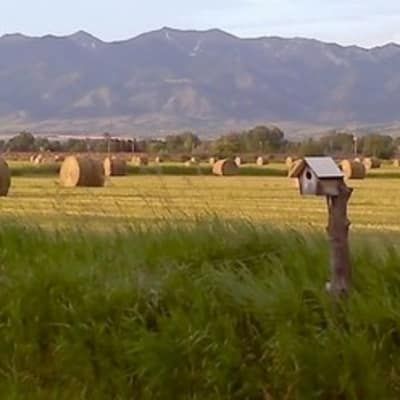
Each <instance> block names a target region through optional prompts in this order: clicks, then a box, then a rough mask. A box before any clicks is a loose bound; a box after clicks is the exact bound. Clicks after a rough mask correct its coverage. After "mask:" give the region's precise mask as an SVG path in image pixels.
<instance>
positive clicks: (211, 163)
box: [208, 157, 217, 165]
mask: <svg viewBox="0 0 400 400" xmlns="http://www.w3.org/2000/svg"><path fill="white" fill-rule="evenodd" d="M216 162H217V159H216V158H215V157H210V159H209V160H208V163H209V164H210V165H214V164H215V163H216Z"/></svg>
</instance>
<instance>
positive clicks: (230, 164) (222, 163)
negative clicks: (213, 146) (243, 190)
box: [213, 159, 239, 176]
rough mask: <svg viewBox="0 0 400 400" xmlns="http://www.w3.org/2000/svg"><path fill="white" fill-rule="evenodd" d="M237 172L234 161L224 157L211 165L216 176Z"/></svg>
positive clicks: (231, 174) (237, 168)
mask: <svg viewBox="0 0 400 400" xmlns="http://www.w3.org/2000/svg"><path fill="white" fill-rule="evenodd" d="M238 173H239V167H238V165H237V164H236V162H235V161H232V160H229V159H225V160H219V161H217V162H216V163H215V164H214V166H213V174H214V175H218V176H233V175H237V174H238Z"/></svg>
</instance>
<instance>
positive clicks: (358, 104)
mask: <svg viewBox="0 0 400 400" xmlns="http://www.w3.org/2000/svg"><path fill="white" fill-rule="evenodd" d="M399 68H400V45H398V44H396V43H388V44H385V45H383V46H377V47H373V48H370V49H368V48H363V47H359V46H342V45H340V44H337V43H325V42H322V41H319V40H316V39H307V38H289V39H286V38H281V37H267V36H263V37H258V38H239V37H237V36H235V35H231V34H230V33H227V32H225V31H222V30H220V29H209V30H206V31H198V30H184V31H183V30H179V29H174V28H170V27H164V28H161V29H159V30H155V31H151V32H146V33H143V34H141V35H137V36H135V37H133V38H131V39H127V40H123V41H112V42H105V41H102V40H101V39H99V38H97V37H96V36H94V35H92V34H90V33H88V32H86V31H78V32H75V33H73V34H71V35H66V36H54V35H45V36H41V37H30V36H26V35H22V34H19V33H16V34H7V35H3V36H1V37H0V87H1V88H2V90H1V91H0V122H1V124H0V131H1V130H5V129H10V127H11V126H18V127H19V126H27V127H28V128H29V126H30V125H29V124H31V126H39V125H41V124H43V123H45V122H48V121H53V122H52V123H51V124H50V125H51V126H52V129H53V130H58V128H57V123H56V121H64V122H63V124H62V125H63V129H64V127H65V125H66V124H68V123H70V125H71V127H73V126H74V127H76V128H74V129H79V130H84V129H86V130H87V129H88V126H87V124H88V123H89V122H87V121H93V122H92V123H93V127H95V129H106V125H110V124H112V123H110V122H108V123H106V122H105V121H111V120H115V121H122V120H125V121H129V122H126V124H125V126H124V124H121V126H119V127H117V125H118V123H117V122H115V124H116V129H122V126H124V129H129V126H130V127H131V129H132V130H135V131H136V130H138V131H140V132H147V131H152V132H161V131H165V130H181V129H196V130H199V131H200V132H210V131H212V130H215V129H218V128H219V129H235V128H236V127H237V128H240V127H242V126H245V125H249V124H254V123H264V122H265V123H270V122H279V121H285V122H290V123H296V122H298V123H299V124H316V125H318V124H319V125H321V124H322V125H327V126H342V125H346V124H377V123H378V124H381V123H393V122H394V121H397V120H398V119H399V118H398V117H397V104H399V102H400V78H399V77H398V76H397V71H398V70H399ZM68 121H69V122H68ZM79 121H81V124H80V123H79ZM83 121H86V122H85V123H83ZM24 124H25V125H24ZM50 125H49V126H50ZM60 129H61V124H60ZM71 129H72V128H71Z"/></svg>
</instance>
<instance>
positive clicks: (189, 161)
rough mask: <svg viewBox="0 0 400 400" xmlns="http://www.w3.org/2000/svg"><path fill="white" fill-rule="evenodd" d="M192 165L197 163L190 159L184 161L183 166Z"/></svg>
mask: <svg viewBox="0 0 400 400" xmlns="http://www.w3.org/2000/svg"><path fill="white" fill-rule="evenodd" d="M194 165H197V163H196V162H193V161H192V160H188V161H186V162H185V167H193V166H194Z"/></svg>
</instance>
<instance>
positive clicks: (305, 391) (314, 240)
mask: <svg viewBox="0 0 400 400" xmlns="http://www.w3.org/2000/svg"><path fill="white" fill-rule="evenodd" d="M0 241H1V243H2V253H1V276H0V282H1V283H0V284H1V290H0V307H1V308H0V321H1V323H0V352H1V357H0V393H1V394H2V398H5V399H28V398H29V399H60V400H62V399H99V400H101V399H140V400H147V399H149V400H157V399H160V400H168V399H171V400H179V399H185V400H186V399H206V400H207V399H209V400H220V399H221V400H222V399H224V400H225V399H226V400H231V399H240V400H241V399H248V400H253V399H254V400H264V399H271V400H275V399H277V400H281V399H287V400H292V399H293V400H294V399H304V400H306V399H307V400H309V399H365V400H368V399H371V400H376V399H387V400H390V399H398V398H399V396H400V375H399V374H400V328H399V327H400V315H399V312H398V304H399V301H400V291H399V287H400V272H399V269H398V266H399V263H400V251H399V248H398V246H397V245H396V243H394V242H393V241H390V240H388V239H387V238H381V239H379V238H376V237H375V236H370V235H365V234H364V235H361V236H358V237H357V238H356V239H355V240H354V241H353V247H352V255H353V262H354V266H355V277H354V280H355V289H354V291H353V293H352V295H351V297H350V298H349V300H348V302H347V303H346V304H334V303H333V302H332V300H331V299H330V297H329V296H328V295H327V294H326V293H325V291H324V285H325V281H326V279H327V278H328V257H329V254H328V248H327V244H326V240H325V237H324V236H322V235H319V234H308V235H304V234H300V233H298V232H295V231H276V230H270V229H269V228H267V227H262V226H257V227H256V226H253V225H251V224H246V223H244V222H241V223H231V224H227V223H223V222H221V221H218V220H214V221H209V220H207V221H204V222H199V223H198V224H196V226H194V227H193V226H192V227H190V228H182V227H181V228H176V227H172V226H164V228H162V229H160V230H150V231H147V232H144V231H142V230H138V229H132V230H130V231H128V232H127V231H125V232H119V233H117V232H114V233H113V234H100V233H97V234H96V233H89V232H87V231H69V232H65V231H64V232H63V233H54V232H53V233H50V232H48V231H42V230H38V229H32V228H31V229H28V228H26V227H21V226H15V225H13V224H11V225H7V224H6V225H4V224H3V226H2V228H1V230H0Z"/></svg>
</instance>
